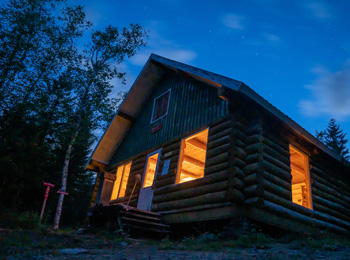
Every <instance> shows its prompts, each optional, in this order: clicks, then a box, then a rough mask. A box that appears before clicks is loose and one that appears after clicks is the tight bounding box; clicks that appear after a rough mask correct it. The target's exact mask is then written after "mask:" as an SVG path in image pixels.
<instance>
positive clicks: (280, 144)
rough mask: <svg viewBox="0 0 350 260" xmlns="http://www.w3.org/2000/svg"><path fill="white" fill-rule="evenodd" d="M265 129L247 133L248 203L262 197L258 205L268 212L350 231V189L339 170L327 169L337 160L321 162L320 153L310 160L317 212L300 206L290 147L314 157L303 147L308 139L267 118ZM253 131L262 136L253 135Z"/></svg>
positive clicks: (321, 226) (313, 201)
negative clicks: (295, 200) (252, 196)
mask: <svg viewBox="0 0 350 260" xmlns="http://www.w3.org/2000/svg"><path fill="white" fill-rule="evenodd" d="M262 126H263V127H262V129H259V127H256V128H254V127H251V128H249V129H248V131H247V134H248V133H249V135H250V136H248V138H247V153H248V157H247V166H246V174H247V176H246V178H245V185H246V188H245V191H246V197H247V200H246V203H247V202H250V200H252V199H250V198H249V196H250V195H249V194H259V195H261V197H260V198H261V199H262V200H263V202H260V204H256V206H257V207H258V208H260V209H262V210H264V211H265V212H269V213H273V214H276V215H278V216H280V217H283V218H285V219H287V220H290V221H293V222H296V223H300V224H308V225H311V226H314V227H317V228H328V229H331V230H336V231H339V232H345V231H346V230H349V229H350V210H349V206H348V205H349V202H350V186H349V185H348V184H346V183H345V182H343V181H341V180H340V179H341V175H342V174H337V176H336V177H335V174H334V170H335V169H331V168H330V167H327V164H329V165H331V163H330V162H331V161H332V160H333V159H332V158H330V157H329V158H323V159H321V158H320V155H316V154H313V155H312V156H310V157H309V159H310V177H311V192H312V205H313V210H310V209H308V208H305V207H302V206H300V205H297V204H295V203H293V202H292V192H291V179H292V175H291V169H290V153H289V144H291V143H292V144H294V145H295V146H296V147H298V148H299V149H300V150H302V151H304V152H305V153H307V154H312V151H309V150H308V149H309V147H308V146H307V145H303V142H304V143H306V141H305V140H302V139H300V138H299V139H298V137H296V136H295V135H293V134H292V133H290V132H288V131H286V129H283V128H282V127H276V126H272V125H271V122H269V121H267V120H266V119H265V120H264V121H263V123H262ZM252 129H254V131H255V132H259V133H257V134H255V135H254V134H252V133H253V132H254V131H253V132H252V131H251V130H252ZM250 132H252V133H250ZM258 151H259V152H258ZM254 154H256V155H254ZM259 169H260V176H261V178H260V179H259V178H258V176H259V174H258V175H257V177H256V178H258V179H257V181H254V180H255V179H256V178H255V177H250V176H251V175H253V174H254V173H255V171H257V170H259ZM343 174H345V172H344V173H343ZM339 178H340V179H339ZM261 180H262V185H261V184H260V186H259V183H260V181H261ZM254 189H255V190H254ZM257 200H258V199H254V200H252V201H254V202H255V201H257ZM265 221H266V220H265Z"/></svg>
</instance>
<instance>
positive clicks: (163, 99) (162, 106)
mask: <svg viewBox="0 0 350 260" xmlns="http://www.w3.org/2000/svg"><path fill="white" fill-rule="evenodd" d="M169 99H170V90H168V91H167V92H165V93H164V94H162V95H161V96H159V97H157V98H156V99H155V100H154V105H153V113H152V120H151V123H153V122H154V121H156V120H158V119H160V118H162V117H164V116H166V115H167V114H168V107H169Z"/></svg>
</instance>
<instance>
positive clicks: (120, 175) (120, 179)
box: [111, 162, 131, 200]
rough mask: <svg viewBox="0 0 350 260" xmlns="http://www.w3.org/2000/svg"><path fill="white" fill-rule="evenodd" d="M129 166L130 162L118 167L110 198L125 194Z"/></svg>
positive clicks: (113, 198)
mask: <svg viewBox="0 0 350 260" xmlns="http://www.w3.org/2000/svg"><path fill="white" fill-rule="evenodd" d="M130 168H131V162H130V163H127V164H123V165H121V166H119V167H118V169H117V173H116V179H115V181H114V186H113V192H112V196H111V200H115V199H117V198H121V197H124V196H125V190H126V184H127V183H128V179H129V174H130Z"/></svg>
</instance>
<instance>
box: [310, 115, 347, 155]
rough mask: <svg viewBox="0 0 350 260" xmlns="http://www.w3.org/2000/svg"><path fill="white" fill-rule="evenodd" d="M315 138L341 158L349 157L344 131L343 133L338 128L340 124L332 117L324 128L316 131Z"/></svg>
mask: <svg viewBox="0 0 350 260" xmlns="http://www.w3.org/2000/svg"><path fill="white" fill-rule="evenodd" d="M316 138H317V139H318V140H320V141H321V142H322V143H324V144H325V145H327V146H328V147H329V148H330V149H332V150H333V151H334V152H335V153H336V154H338V155H339V156H341V157H342V158H344V159H346V160H349V159H350V154H349V149H348V148H346V144H347V142H348V141H349V140H348V139H346V133H343V130H342V129H340V125H338V124H337V123H336V120H335V119H333V118H332V119H331V120H330V121H329V123H328V126H327V128H326V129H325V130H323V131H320V132H318V131H316Z"/></svg>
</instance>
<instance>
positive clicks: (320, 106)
mask: <svg viewBox="0 0 350 260" xmlns="http://www.w3.org/2000/svg"><path fill="white" fill-rule="evenodd" d="M313 72H314V73H315V74H317V75H318V78H317V79H316V80H314V81H313V82H312V83H311V84H309V85H306V86H305V87H306V88H307V89H309V90H310V91H311V95H312V98H311V99H309V100H301V101H300V102H299V107H300V109H301V111H302V113H304V114H305V115H308V116H321V115H327V116H331V117H333V118H337V119H339V120H344V119H346V118H348V117H350V62H347V63H345V64H344V66H343V67H342V68H341V69H340V70H339V71H337V72H334V73H332V72H330V71H328V70H327V69H325V68H322V67H316V68H314V69H313Z"/></svg>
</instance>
